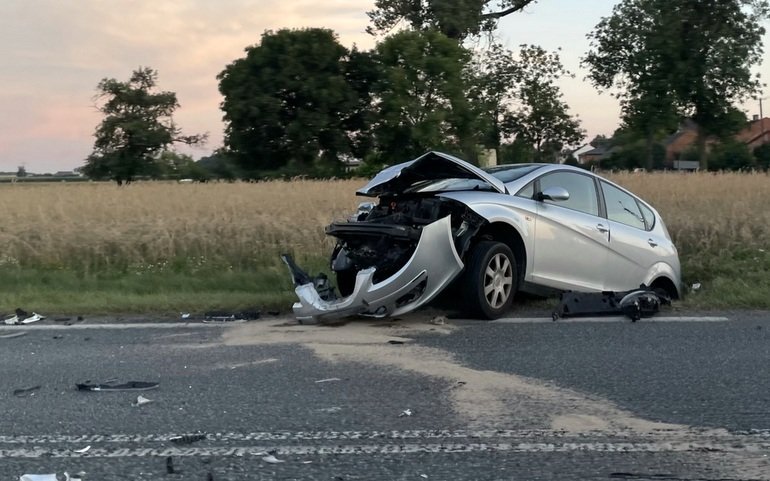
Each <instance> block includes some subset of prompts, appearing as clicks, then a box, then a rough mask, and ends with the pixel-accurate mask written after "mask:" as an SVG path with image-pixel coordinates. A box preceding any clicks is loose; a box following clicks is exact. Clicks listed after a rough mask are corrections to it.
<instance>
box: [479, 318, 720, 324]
mask: <svg viewBox="0 0 770 481" xmlns="http://www.w3.org/2000/svg"><path fill="white" fill-rule="evenodd" d="M729 320H730V319H729V318H727V317H722V316H675V317H671V316H669V317H664V316H660V317H657V316H655V317H646V318H642V319H640V320H639V321H637V322H727V321H729ZM490 322H491V323H496V324H545V323H552V322H557V323H582V322H604V323H609V322H623V323H627V322H631V319H629V318H628V317H626V316H601V317H599V316H595V317H569V318H560V319H557V320H556V321H554V320H553V318H551V317H505V318H501V319H496V320H494V321H490Z"/></svg>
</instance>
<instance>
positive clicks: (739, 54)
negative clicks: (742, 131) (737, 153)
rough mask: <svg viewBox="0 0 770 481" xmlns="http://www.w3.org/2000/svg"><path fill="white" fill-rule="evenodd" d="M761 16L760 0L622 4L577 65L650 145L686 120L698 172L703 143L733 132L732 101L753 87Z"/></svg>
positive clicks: (626, 0)
mask: <svg viewBox="0 0 770 481" xmlns="http://www.w3.org/2000/svg"><path fill="white" fill-rule="evenodd" d="M767 15H768V2H767V1H766V0H623V1H622V2H621V3H620V4H618V5H616V6H615V8H614V9H613V13H612V15H611V16H610V17H605V18H602V20H601V21H600V22H599V24H598V25H597V26H596V28H595V30H594V31H593V32H592V33H591V34H589V38H590V39H591V50H590V51H589V52H588V54H587V55H586V57H585V59H584V63H586V64H587V65H588V66H589V68H590V70H591V73H590V75H589V78H590V79H591V80H592V82H593V83H594V84H595V85H596V86H597V87H600V88H604V89H610V88H612V87H615V88H616V89H617V95H618V96H619V98H620V99H621V106H622V108H623V114H624V121H625V123H626V124H627V125H628V126H631V127H633V128H635V129H636V130H637V131H640V132H642V133H643V135H645V136H646V137H647V141H648V146H650V148H651V146H652V140H654V137H655V136H656V135H657V133H659V132H661V131H665V130H667V129H670V128H671V125H672V123H673V122H674V121H675V120H676V119H677V118H679V117H682V116H684V117H690V118H692V119H693V121H695V123H696V124H697V125H698V139H697V148H698V156H699V159H700V162H701V167H702V168H704V169H705V168H707V167H708V157H707V151H706V140H707V138H708V137H709V136H710V135H724V131H725V130H726V129H727V130H730V129H732V128H734V127H735V125H736V124H735V122H736V121H737V117H736V116H735V115H734V108H733V104H734V103H735V102H738V101H741V100H744V99H746V98H747V97H748V96H751V95H752V94H754V93H756V92H757V91H758V89H759V88H760V83H759V80H758V79H757V78H755V77H753V76H752V74H751V67H752V66H754V65H755V64H757V63H758V62H759V61H760V60H761V58H762V52H763V50H762V35H763V34H764V32H765V29H764V27H762V25H761V21H762V19H764V18H766V17H767ZM648 151H649V152H650V153H649V154H648V162H649V159H651V150H650V149H648Z"/></svg>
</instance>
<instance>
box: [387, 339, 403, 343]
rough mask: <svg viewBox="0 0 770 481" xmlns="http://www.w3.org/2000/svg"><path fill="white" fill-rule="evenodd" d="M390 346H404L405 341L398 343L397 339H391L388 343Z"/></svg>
mask: <svg viewBox="0 0 770 481" xmlns="http://www.w3.org/2000/svg"><path fill="white" fill-rule="evenodd" d="M388 344H404V341H397V340H395V339H391V340H390V341H388Z"/></svg>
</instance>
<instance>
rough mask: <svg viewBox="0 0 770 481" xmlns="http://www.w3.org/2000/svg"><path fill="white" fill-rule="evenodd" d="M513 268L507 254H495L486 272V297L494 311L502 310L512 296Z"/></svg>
mask: <svg viewBox="0 0 770 481" xmlns="http://www.w3.org/2000/svg"><path fill="white" fill-rule="evenodd" d="M511 287H513V266H512V265H511V262H510V261H509V260H508V257H507V256H506V255H505V254H502V253H499V254H495V255H494V256H493V257H492V259H490V260H489V264H487V268H486V270H485V271H484V297H486V299H487V302H488V303H489V305H490V306H491V307H492V308H493V309H500V308H501V307H502V306H503V305H504V304H505V303H506V301H507V300H508V297H510V295H511Z"/></svg>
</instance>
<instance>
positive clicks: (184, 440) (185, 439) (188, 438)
mask: <svg viewBox="0 0 770 481" xmlns="http://www.w3.org/2000/svg"><path fill="white" fill-rule="evenodd" d="M204 439H206V434H205V433H193V434H182V435H181V436H173V437H171V438H169V441H171V442H172V443H174V444H192V443H197V442H198V441H203V440H204Z"/></svg>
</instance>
